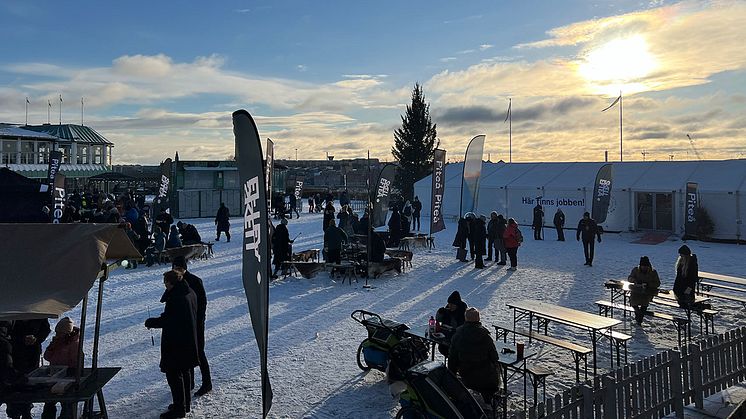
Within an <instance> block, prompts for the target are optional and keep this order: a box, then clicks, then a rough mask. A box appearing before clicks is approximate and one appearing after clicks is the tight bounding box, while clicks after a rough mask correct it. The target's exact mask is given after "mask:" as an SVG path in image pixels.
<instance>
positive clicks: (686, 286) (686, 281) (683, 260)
mask: <svg viewBox="0 0 746 419" xmlns="http://www.w3.org/2000/svg"><path fill="white" fill-rule="evenodd" d="M697 281H699V264H698V263H697V255H695V254H692V250H691V249H689V246H687V245H683V246H681V247H680V248H679V258H678V259H677V260H676V279H675V280H674V283H673V293H674V295H675V296H676V299H677V300H678V301H679V305H680V306H681V307H685V308H686V307H691V306H692V305H693V304H694V289H695V288H696V287H697Z"/></svg>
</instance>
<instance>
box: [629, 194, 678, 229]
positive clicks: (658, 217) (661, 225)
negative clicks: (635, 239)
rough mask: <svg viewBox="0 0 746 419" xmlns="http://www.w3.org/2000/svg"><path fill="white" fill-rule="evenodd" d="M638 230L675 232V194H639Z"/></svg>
mask: <svg viewBox="0 0 746 419" xmlns="http://www.w3.org/2000/svg"><path fill="white" fill-rule="evenodd" d="M635 197H636V202H637V229H638V230H653V231H671V232H672V231H673V194H672V193H670V192H637V193H636V194H635Z"/></svg>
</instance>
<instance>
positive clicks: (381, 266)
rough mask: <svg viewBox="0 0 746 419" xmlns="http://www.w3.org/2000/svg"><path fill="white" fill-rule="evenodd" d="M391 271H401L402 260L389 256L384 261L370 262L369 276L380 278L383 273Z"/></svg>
mask: <svg viewBox="0 0 746 419" xmlns="http://www.w3.org/2000/svg"><path fill="white" fill-rule="evenodd" d="M390 271H395V272H396V273H401V272H402V260H401V259H398V258H388V259H384V260H383V262H370V264H369V265H368V277H369V278H378V277H379V276H381V275H382V274H384V273H386V272H390Z"/></svg>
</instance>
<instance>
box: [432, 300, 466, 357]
mask: <svg viewBox="0 0 746 419" xmlns="http://www.w3.org/2000/svg"><path fill="white" fill-rule="evenodd" d="M466 308H467V305H466V303H465V302H463V301H462V300H461V294H460V293H459V292H458V291H454V292H452V293H451V295H449V296H448V300H447V303H446V305H445V307H441V308H439V309H438V311H437V312H436V313H435V320H436V321H437V322H438V323H440V325H441V326H442V328H443V329H442V330H443V333H444V334H445V335H446V337H447V338H450V337H451V336H452V334H453V332H454V331H455V330H456V328H457V327H459V326H461V325H462V324H464V322H465V321H466V320H465V314H466ZM448 347H449V345H447V344H440V345H438V351H439V352H440V353H441V354H443V356H445V357H447V356H448Z"/></svg>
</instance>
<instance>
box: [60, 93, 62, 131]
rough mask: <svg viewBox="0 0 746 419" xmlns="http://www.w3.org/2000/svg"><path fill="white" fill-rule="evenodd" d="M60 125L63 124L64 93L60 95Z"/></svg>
mask: <svg viewBox="0 0 746 419" xmlns="http://www.w3.org/2000/svg"><path fill="white" fill-rule="evenodd" d="M60 125H62V95H60Z"/></svg>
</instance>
